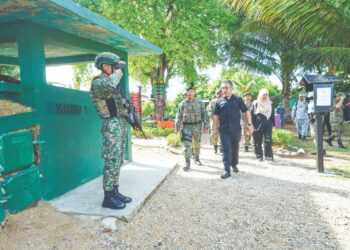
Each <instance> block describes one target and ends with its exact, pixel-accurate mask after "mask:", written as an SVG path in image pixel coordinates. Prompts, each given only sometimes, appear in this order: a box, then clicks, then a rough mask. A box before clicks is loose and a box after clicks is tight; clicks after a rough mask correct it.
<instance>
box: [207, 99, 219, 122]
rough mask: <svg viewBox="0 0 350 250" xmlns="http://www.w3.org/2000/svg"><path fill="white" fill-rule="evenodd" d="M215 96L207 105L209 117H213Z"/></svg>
mask: <svg viewBox="0 0 350 250" xmlns="http://www.w3.org/2000/svg"><path fill="white" fill-rule="evenodd" d="M216 101H217V98H214V99H212V100H211V101H210V102H209V104H208V107H207V112H208V116H209V119H213V116H214V111H215V106H216Z"/></svg>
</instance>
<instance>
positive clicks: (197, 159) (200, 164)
mask: <svg viewBox="0 0 350 250" xmlns="http://www.w3.org/2000/svg"><path fill="white" fill-rule="evenodd" d="M194 163H196V164H197V165H199V166H202V165H203V164H202V162H201V161H200V160H199V156H198V155H197V156H196V159H195V161H194Z"/></svg>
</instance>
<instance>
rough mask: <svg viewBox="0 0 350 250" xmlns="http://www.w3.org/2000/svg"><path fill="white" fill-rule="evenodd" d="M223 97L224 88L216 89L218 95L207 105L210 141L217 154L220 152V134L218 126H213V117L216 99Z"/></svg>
mask: <svg viewBox="0 0 350 250" xmlns="http://www.w3.org/2000/svg"><path fill="white" fill-rule="evenodd" d="M221 97H222V90H221V89H219V90H218V91H216V97H215V98H214V99H212V100H211V101H210V102H209V104H208V107H207V112H208V117H209V120H210V141H211V143H212V144H213V146H214V153H215V154H216V153H217V152H218V141H219V136H218V134H219V133H218V131H216V130H217V128H214V127H213V117H214V111H215V107H216V101H217V99H219V98H221Z"/></svg>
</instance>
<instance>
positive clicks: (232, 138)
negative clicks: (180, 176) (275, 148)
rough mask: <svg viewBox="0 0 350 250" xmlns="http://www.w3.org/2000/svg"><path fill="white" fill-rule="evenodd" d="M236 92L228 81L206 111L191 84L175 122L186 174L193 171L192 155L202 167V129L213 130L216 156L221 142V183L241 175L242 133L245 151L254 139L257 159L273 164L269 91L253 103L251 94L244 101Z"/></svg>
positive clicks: (212, 141)
mask: <svg viewBox="0 0 350 250" xmlns="http://www.w3.org/2000/svg"><path fill="white" fill-rule="evenodd" d="M233 90H234V86H233V84H232V82H231V81H229V80H227V81H225V82H224V83H223V84H222V87H221V89H219V90H218V91H217V92H216V97H215V98H214V99H213V100H211V101H210V103H209V105H208V107H207V109H205V107H204V104H203V102H202V101H201V100H199V99H197V98H195V96H194V95H195V87H194V85H193V84H191V85H190V86H189V87H188V88H187V89H186V98H185V100H183V101H182V102H181V103H180V105H179V108H178V112H177V115H176V119H175V129H176V130H177V131H179V132H180V135H181V141H182V143H183V145H184V151H185V152H184V153H185V162H186V166H185V167H184V170H185V171H188V170H190V168H191V156H192V154H194V158H195V163H196V164H198V165H202V163H201V161H200V159H199V152H200V140H201V136H200V135H201V131H202V128H204V131H207V130H208V129H210V137H211V143H212V144H213V146H214V152H215V153H217V152H218V149H219V141H220V144H221V145H220V151H221V152H222V157H223V164H224V170H225V172H224V173H223V175H221V178H222V179H226V178H228V177H230V176H231V169H232V171H233V172H234V173H238V172H239V169H238V168H237V165H238V159H239V142H240V140H241V136H242V131H243V137H244V140H245V142H244V146H245V151H248V150H249V142H250V139H251V136H253V139H254V151H255V155H256V158H257V159H258V160H260V161H262V160H263V159H264V158H265V160H267V161H273V152H272V127H273V126H274V121H275V119H274V112H273V109H272V102H271V101H270V98H269V93H268V90H267V89H262V90H261V91H260V92H259V95H258V98H257V100H256V101H254V102H253V103H251V93H250V92H247V93H245V94H244V100H243V99H242V98H241V97H239V96H237V95H234V93H233ZM242 114H243V116H242ZM209 120H210V121H209ZM263 144H264V152H263V146H262V145H263ZM192 147H193V149H192Z"/></svg>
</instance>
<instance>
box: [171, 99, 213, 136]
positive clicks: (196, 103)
mask: <svg viewBox="0 0 350 250" xmlns="http://www.w3.org/2000/svg"><path fill="white" fill-rule="evenodd" d="M195 123H203V125H204V128H209V119H208V115H207V112H206V110H205V107H204V104H203V102H202V101H201V100H199V99H196V98H195V99H193V101H192V102H190V101H188V100H184V101H182V102H181V103H180V105H179V108H178V111H177V114H176V119H175V128H176V129H178V128H179V127H180V124H183V125H186V124H195Z"/></svg>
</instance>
